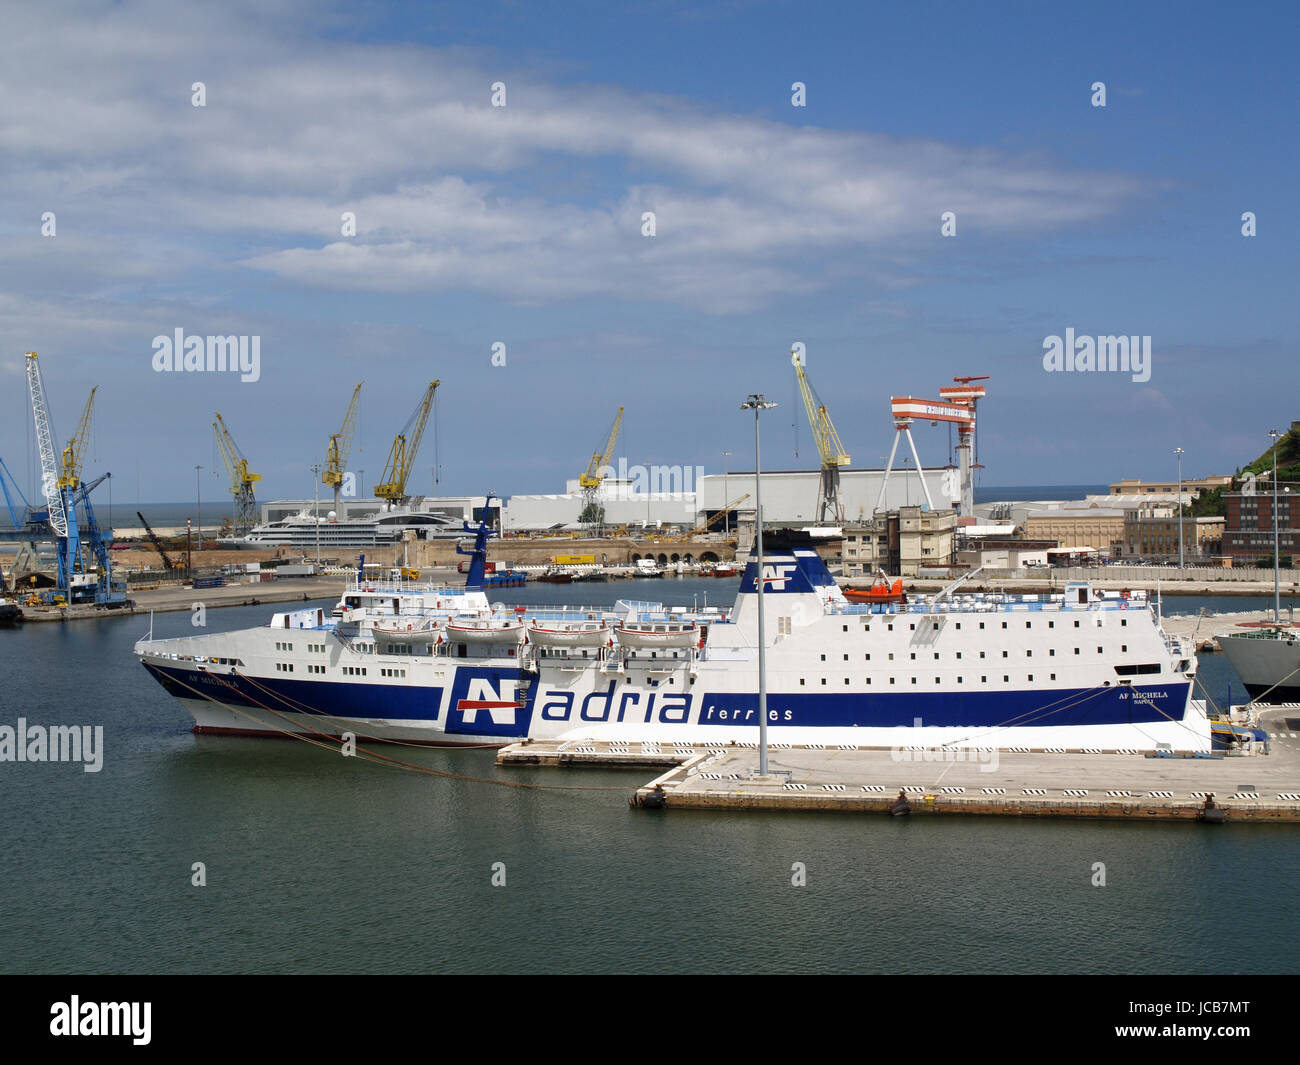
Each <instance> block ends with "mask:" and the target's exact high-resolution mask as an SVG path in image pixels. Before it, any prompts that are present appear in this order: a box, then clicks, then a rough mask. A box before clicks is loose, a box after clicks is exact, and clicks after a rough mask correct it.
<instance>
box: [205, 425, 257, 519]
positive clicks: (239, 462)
mask: <svg viewBox="0 0 1300 1065" xmlns="http://www.w3.org/2000/svg"><path fill="white" fill-rule="evenodd" d="M212 432H213V435H214V436H215V437H216V438H217V450H218V451H220V452H221V460H222V462H224V463H225V464H226V473H227V474H229V475H230V494H231V495H232V496H234V497H235V519H234V522H233V528H234V532H235V535H236V536H243V535H244V534H245V533H247V532H248V531H249V530H250V529H252V528H253V526H254V525H256V524H257V498H256V496H255V495H254V492H253V485H255V484H256V483H257V482H258V481H260V480H261V479H262V477H261V474H257V473H254V472H253V471H252V470H250V469H249V468H248V459H246V458H244V453H243V452H242V451H240V450H239V446H238V445H237V444H236V443H235V441H234V438H233V437H232V436H231V435H230V431H229V430H228V429H227V428H226V423H225V420H224V419H223V418H222V417H221V414H220V412H218V413H217V420H216V421H215V422H213V423H212Z"/></svg>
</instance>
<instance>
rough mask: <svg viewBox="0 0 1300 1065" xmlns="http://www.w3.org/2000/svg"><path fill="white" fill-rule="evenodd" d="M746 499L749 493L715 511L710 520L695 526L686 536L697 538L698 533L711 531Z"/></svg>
mask: <svg viewBox="0 0 1300 1065" xmlns="http://www.w3.org/2000/svg"><path fill="white" fill-rule="evenodd" d="M748 498H749V493H748V492H746V493H745V494H744V495H743V496H741V497H740V498H739V499H736V500H733V501H732V502H730V503H728V504H727V505H726V506H725V507H723V508H722V509H721V510H719V511H715V512H714V514H713V516H712V517H711V518H709V519H708V520H707V521H705V522H704V523H703V524H702V525H697V526H696V527H695V528H694V529H692V530H691V531H690V532H689V533H687V536H698V535H699V534H700V533H706V532H708V531H709V529H711V528H712V527H713V526H714V525H715V524H716V523H717V522H719V521H721V520H722V519H723V518H725V517H726V516H727V515H728V514H730V513H731V512H732V511H733V510H735V509H736V508H737V507H738V506H740V504H741V503H743V502H744V501H745V500H746V499H748Z"/></svg>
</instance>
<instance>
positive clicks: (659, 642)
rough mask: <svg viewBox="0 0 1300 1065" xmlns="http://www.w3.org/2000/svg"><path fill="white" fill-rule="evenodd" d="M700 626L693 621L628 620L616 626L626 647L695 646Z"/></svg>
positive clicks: (620, 640)
mask: <svg viewBox="0 0 1300 1065" xmlns="http://www.w3.org/2000/svg"><path fill="white" fill-rule="evenodd" d="M699 631H700V630H699V627H698V626H697V625H696V624H695V622H693V621H627V622H624V623H623V624H621V625H619V626H618V627H617V628H615V630H614V632H615V633H616V634H617V635H618V642H619V643H620V644H621V645H622V646H624V647H635V648H642V647H644V648H656V647H694V646H695V643H696V641H697V640H698V639H699Z"/></svg>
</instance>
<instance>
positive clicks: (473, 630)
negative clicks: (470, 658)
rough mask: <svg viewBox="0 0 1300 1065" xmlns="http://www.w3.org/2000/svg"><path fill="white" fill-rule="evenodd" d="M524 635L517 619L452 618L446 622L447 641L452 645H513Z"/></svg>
mask: <svg viewBox="0 0 1300 1065" xmlns="http://www.w3.org/2000/svg"><path fill="white" fill-rule="evenodd" d="M523 634H524V623H523V622H522V621H520V620H519V619H518V618H452V619H451V620H450V621H448V622H447V639H448V640H450V641H451V642H452V643H499V644H515V643H518V642H519V641H520V639H521V638H522V637H523Z"/></svg>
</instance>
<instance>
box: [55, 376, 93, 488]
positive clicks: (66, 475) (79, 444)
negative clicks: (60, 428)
mask: <svg viewBox="0 0 1300 1065" xmlns="http://www.w3.org/2000/svg"><path fill="white" fill-rule="evenodd" d="M98 389H99V385H96V386H95V387H94V388H92V389H91V390H90V397H89V398H88V399H87V400H86V407H85V409H84V410H83V411H82V412H81V421H79V422H78V423H77V431H76V432H75V433H73V434H72V439H71V440H69V441H68V446H67V447H65V448H64V449H63V460H62V462H61V463H60V473H59V487H60V488H67V489H69V490H70V491H74V492H75V491H76V489H77V486H78V485H79V484H81V464H82V461H83V460H84V459H85V457H86V441H87V439H88V438H89V436H90V419H91V415H92V414H93V413H94V410H95V392H96V391H97V390H98Z"/></svg>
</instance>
